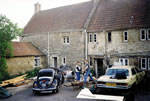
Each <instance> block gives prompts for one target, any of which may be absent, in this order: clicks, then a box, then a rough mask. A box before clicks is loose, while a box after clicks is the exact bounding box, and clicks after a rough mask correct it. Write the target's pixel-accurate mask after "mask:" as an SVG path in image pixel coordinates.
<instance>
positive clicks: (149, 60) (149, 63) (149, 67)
mask: <svg viewBox="0 0 150 101" xmlns="http://www.w3.org/2000/svg"><path fill="white" fill-rule="evenodd" d="M147 61H148V62H147V63H148V66H147V67H148V69H149V70H150V58H148V59H147Z"/></svg>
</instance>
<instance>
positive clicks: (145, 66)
mask: <svg viewBox="0 0 150 101" xmlns="http://www.w3.org/2000/svg"><path fill="white" fill-rule="evenodd" d="M143 59H144V60H145V68H143V67H142V64H143V63H142V60H143ZM146 67H147V58H141V69H143V70H145V69H146Z"/></svg>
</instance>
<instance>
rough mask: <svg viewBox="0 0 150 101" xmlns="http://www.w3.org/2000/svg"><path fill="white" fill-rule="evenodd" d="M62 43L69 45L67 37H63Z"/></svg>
mask: <svg viewBox="0 0 150 101" xmlns="http://www.w3.org/2000/svg"><path fill="white" fill-rule="evenodd" d="M63 43H64V44H70V38H69V36H63Z"/></svg>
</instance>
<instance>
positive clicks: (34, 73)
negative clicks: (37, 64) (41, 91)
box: [26, 68, 40, 78]
mask: <svg viewBox="0 0 150 101" xmlns="http://www.w3.org/2000/svg"><path fill="white" fill-rule="evenodd" d="M39 70H40V68H35V69H33V70H31V71H27V72H26V74H27V76H26V78H31V77H35V76H37V73H38V72H39Z"/></svg>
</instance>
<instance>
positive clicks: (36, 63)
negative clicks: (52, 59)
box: [34, 56, 41, 67]
mask: <svg viewBox="0 0 150 101" xmlns="http://www.w3.org/2000/svg"><path fill="white" fill-rule="evenodd" d="M40 66H41V57H40V56H35V57H34V67H40Z"/></svg>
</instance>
